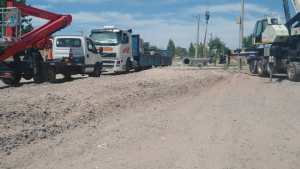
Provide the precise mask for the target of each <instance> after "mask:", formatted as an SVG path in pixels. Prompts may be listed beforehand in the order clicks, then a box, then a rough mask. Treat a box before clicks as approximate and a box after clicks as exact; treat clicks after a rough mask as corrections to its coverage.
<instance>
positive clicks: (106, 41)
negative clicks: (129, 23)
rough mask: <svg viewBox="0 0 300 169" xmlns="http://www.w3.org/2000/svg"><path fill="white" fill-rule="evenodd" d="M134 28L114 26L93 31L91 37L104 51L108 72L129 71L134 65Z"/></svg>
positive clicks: (104, 66)
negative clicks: (125, 28) (127, 28)
mask: <svg viewBox="0 0 300 169" xmlns="http://www.w3.org/2000/svg"><path fill="white" fill-rule="evenodd" d="M131 34H132V30H121V29H118V28H114V27H113V26H105V27H104V28H103V29H94V30H92V31H91V35H90V38H91V39H92V40H93V41H94V42H95V44H96V47H97V49H98V50H99V51H101V52H103V53H102V57H103V68H104V71H106V72H112V73H117V72H128V71H130V70H131V69H132V68H133V67H134V66H133V64H134V59H133V55H132V37H131Z"/></svg>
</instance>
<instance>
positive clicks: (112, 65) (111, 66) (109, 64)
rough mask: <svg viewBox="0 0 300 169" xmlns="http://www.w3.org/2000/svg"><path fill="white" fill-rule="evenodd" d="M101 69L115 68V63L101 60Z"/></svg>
mask: <svg viewBox="0 0 300 169" xmlns="http://www.w3.org/2000/svg"><path fill="white" fill-rule="evenodd" d="M102 62H103V67H105V68H113V67H114V66H115V61H113V60H103V61H102Z"/></svg>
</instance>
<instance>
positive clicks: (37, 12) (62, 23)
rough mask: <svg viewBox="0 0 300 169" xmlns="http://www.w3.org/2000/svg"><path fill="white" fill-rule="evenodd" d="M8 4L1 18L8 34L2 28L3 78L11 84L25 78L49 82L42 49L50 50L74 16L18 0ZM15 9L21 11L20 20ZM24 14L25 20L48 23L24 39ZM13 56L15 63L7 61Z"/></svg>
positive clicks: (0, 61)
mask: <svg viewBox="0 0 300 169" xmlns="http://www.w3.org/2000/svg"><path fill="white" fill-rule="evenodd" d="M6 2H7V8H5V10H6V13H5V14H3V13H4V12H3V10H2V11H1V12H2V13H1V14H2V15H1V16H2V17H1V18H2V20H4V21H1V24H2V26H3V25H4V26H5V31H4V29H2V34H3V35H2V37H1V40H2V41H1V44H2V46H3V45H4V46H5V49H4V50H3V52H1V53H0V79H1V80H2V81H3V82H4V83H5V84H8V85H16V84H18V83H19V82H20V80H21V78H22V77H23V78H25V79H26V80H30V79H32V78H33V79H34V81H35V82H43V81H45V80H46V79H45V72H47V64H46V63H45V62H44V60H43V58H42V56H41V54H40V53H39V50H38V49H43V48H46V46H47V45H48V43H47V42H49V38H50V36H51V35H52V34H54V33H55V32H57V31H59V30H61V29H63V28H65V27H67V26H68V25H70V24H71V22H72V16H71V15H60V14H55V13H52V12H48V11H45V10H41V9H38V8H34V7H31V6H27V5H25V4H23V3H18V2H16V0H7V1H6ZM12 9H14V10H15V9H17V10H16V11H17V12H16V13H17V17H12V15H13V14H12V13H11V12H12ZM20 13H21V16H23V17H24V16H34V17H37V18H42V19H46V20H48V22H47V23H46V24H45V25H43V26H41V27H39V28H35V29H34V30H32V31H30V32H28V33H26V34H23V35H21V36H20V33H19V31H20V25H21V20H20V19H19V18H20V17H19V15H20ZM15 21H17V22H15ZM11 23H12V24H11ZM15 23H16V24H15ZM4 26H3V27H4ZM20 55H21V56H22V55H23V56H24V57H20ZM10 57H12V58H13V61H8V60H7V59H8V58H10ZM21 58H22V59H21ZM45 65H46V66H45Z"/></svg>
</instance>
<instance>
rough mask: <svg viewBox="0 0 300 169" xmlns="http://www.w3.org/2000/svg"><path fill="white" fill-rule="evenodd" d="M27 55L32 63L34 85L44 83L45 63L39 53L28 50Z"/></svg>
mask: <svg viewBox="0 0 300 169" xmlns="http://www.w3.org/2000/svg"><path fill="white" fill-rule="evenodd" d="M28 54H29V55H30V56H31V57H32V63H33V80H34V82H35V83H43V82H45V81H46V69H45V63H44V60H43V57H42V55H41V53H40V52H39V51H38V50H37V49H30V50H29V52H28Z"/></svg>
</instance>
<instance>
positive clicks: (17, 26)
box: [0, 7, 22, 46]
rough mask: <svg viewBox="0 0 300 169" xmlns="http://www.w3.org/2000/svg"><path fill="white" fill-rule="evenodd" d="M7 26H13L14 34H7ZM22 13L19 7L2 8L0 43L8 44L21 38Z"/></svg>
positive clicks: (0, 10)
mask: <svg viewBox="0 0 300 169" xmlns="http://www.w3.org/2000/svg"><path fill="white" fill-rule="evenodd" d="M7 28H12V29H13V30H14V31H13V35H12V36H7V33H6V32H7ZM21 32H22V24H21V13H20V11H19V10H18V9H17V8H14V7H11V8H0V45H1V46H6V45H7V44H8V43H12V42H14V41H17V40H18V39H20V38H21Z"/></svg>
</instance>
